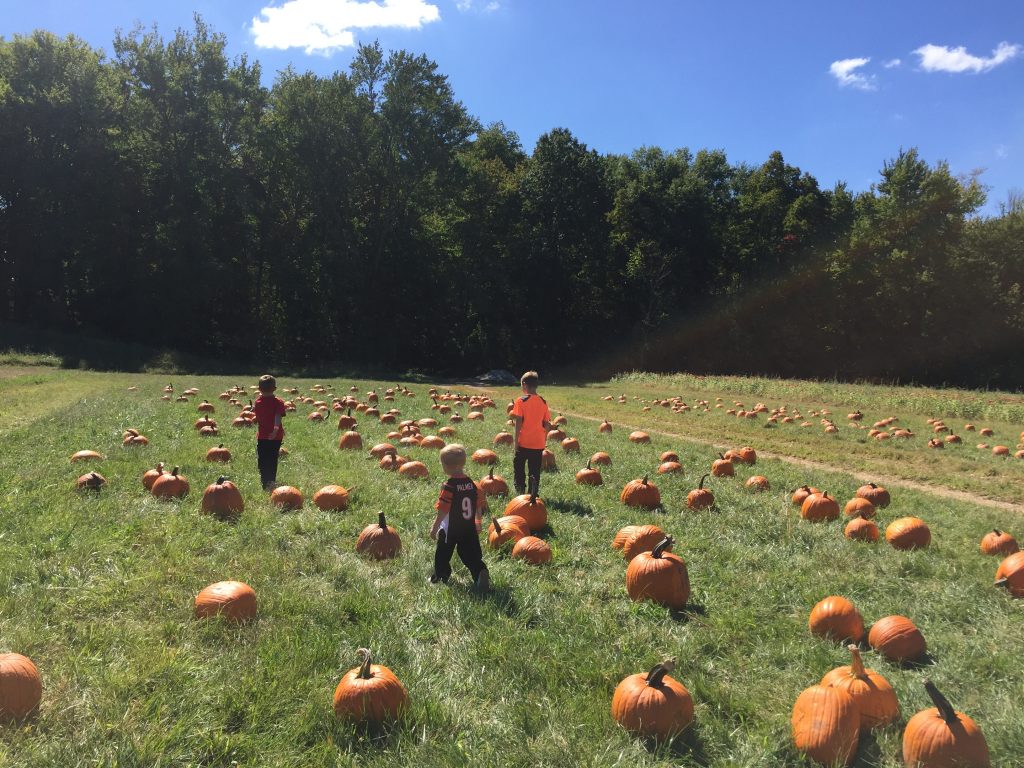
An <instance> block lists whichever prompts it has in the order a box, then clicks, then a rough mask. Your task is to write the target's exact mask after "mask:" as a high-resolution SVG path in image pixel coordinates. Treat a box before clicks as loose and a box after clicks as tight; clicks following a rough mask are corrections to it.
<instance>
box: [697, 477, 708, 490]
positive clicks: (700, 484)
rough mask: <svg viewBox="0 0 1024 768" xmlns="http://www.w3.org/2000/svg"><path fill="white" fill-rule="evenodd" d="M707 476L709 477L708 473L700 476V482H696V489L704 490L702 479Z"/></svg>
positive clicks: (705, 478)
mask: <svg viewBox="0 0 1024 768" xmlns="http://www.w3.org/2000/svg"><path fill="white" fill-rule="evenodd" d="M708 477H710V475H704V477H702V478H701V479H700V482H699V483H697V490H698V491H703V490H704V481H705V480H707V479H708Z"/></svg>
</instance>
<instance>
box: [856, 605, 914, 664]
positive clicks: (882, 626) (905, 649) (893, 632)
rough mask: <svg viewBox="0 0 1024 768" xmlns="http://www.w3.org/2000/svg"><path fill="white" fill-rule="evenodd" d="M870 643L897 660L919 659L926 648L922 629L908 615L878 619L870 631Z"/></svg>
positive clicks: (889, 657) (885, 654) (890, 659)
mask: <svg viewBox="0 0 1024 768" xmlns="http://www.w3.org/2000/svg"><path fill="white" fill-rule="evenodd" d="M868 645H870V646H871V647H872V648H874V649H875V650H876V651H878V652H879V653H880V654H882V655H883V656H885V658H887V659H889V661H895V662H902V661H913V660H914V659H919V658H921V656H923V655H924V652H925V648H926V645H925V641H924V635H922V634H921V630H919V629H918V628H917V627H916V626H914V622H912V621H911V620H910V619H908V618H907V617H906V616H886V617H885V618H882V619H879V620H878V621H876V622H875V623H874V624H873V625H872V627H871V631H870V632H868Z"/></svg>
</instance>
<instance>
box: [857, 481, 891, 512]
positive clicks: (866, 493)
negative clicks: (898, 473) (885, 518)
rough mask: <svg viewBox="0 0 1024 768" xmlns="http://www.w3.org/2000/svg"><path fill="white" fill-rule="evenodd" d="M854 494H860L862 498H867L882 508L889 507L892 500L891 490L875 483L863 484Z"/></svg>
mask: <svg viewBox="0 0 1024 768" xmlns="http://www.w3.org/2000/svg"><path fill="white" fill-rule="evenodd" d="M854 495H855V496H859V497H860V498H862V499H867V500H868V501H870V502H871V503H872V504H874V505H875V506H876V507H880V508H882V509H885V508H886V507H888V506H889V502H890V501H891V499H890V497H889V492H888V491H887V490H885V488H883V487H882V486H880V485H876V484H875V483H868V484H867V485H862V486H861V487H860V488H858V489H857V492H856V493H855V494H854Z"/></svg>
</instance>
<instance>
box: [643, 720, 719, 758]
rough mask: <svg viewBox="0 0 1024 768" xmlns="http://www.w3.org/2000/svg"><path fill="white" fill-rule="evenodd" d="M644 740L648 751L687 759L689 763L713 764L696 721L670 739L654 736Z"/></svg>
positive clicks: (668, 756)
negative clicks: (660, 739)
mask: <svg viewBox="0 0 1024 768" xmlns="http://www.w3.org/2000/svg"><path fill="white" fill-rule="evenodd" d="M642 741H643V745H644V747H645V748H646V749H647V751H648V752H651V753H652V754H655V755H662V756H664V757H667V758H670V759H673V760H685V761H686V764H687V765H699V766H709V765H711V760H710V758H709V757H708V754H707V750H706V749H705V747H704V740H703V739H702V738H701V736H700V730H699V729H698V727H697V724H696V723H692V724H691V725H690V727H689V728H687V729H686V730H685V731H683V732H682V733H681V734H679V735H678V736H676V737H675V738H673V739H669V740H668V741H659V740H657V739H653V738H644V739H642Z"/></svg>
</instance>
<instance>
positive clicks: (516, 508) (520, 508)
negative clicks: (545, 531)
mask: <svg viewBox="0 0 1024 768" xmlns="http://www.w3.org/2000/svg"><path fill="white" fill-rule="evenodd" d="M505 514H506V515H519V516H520V517H522V518H523V519H524V520H526V524H527V526H529V528H530V530H531V531H539V530H541V529H542V528H544V526H546V525H547V524H548V509H547V507H546V506H545V505H544V501H543V500H542V499H540V498H539V497H538V496H537V494H535V493H534V494H529V493H524V494H522V495H520V496H516V497H515V498H513V499H512V500H511V501H509V503H508V504H507V505H506V506H505Z"/></svg>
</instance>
